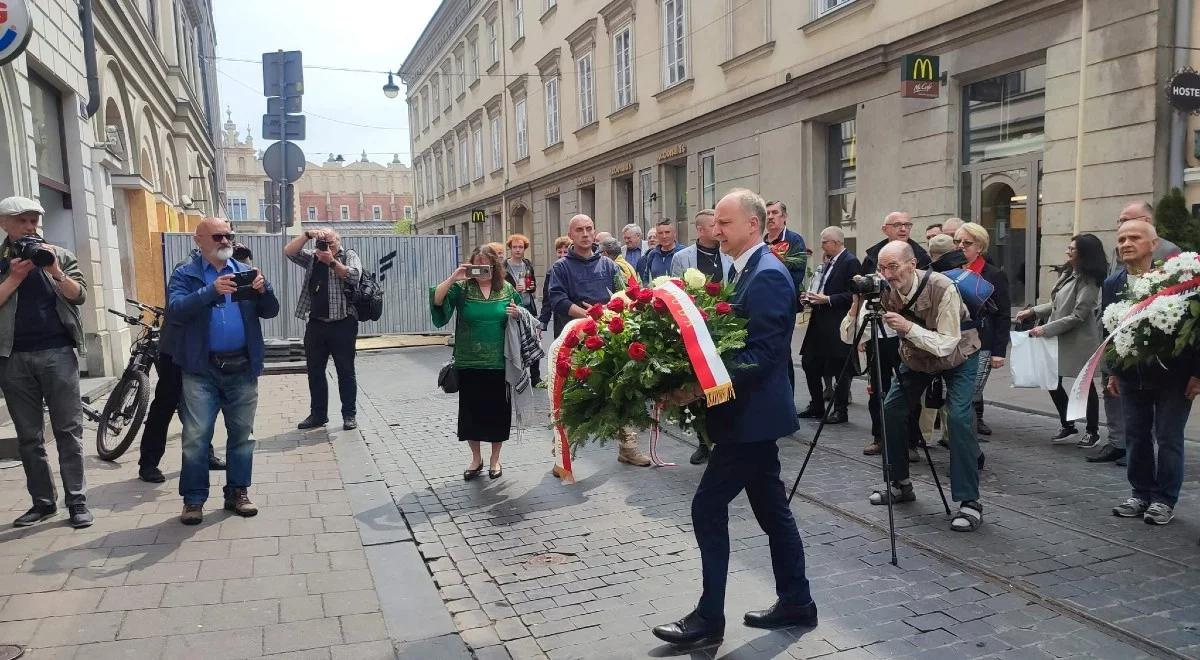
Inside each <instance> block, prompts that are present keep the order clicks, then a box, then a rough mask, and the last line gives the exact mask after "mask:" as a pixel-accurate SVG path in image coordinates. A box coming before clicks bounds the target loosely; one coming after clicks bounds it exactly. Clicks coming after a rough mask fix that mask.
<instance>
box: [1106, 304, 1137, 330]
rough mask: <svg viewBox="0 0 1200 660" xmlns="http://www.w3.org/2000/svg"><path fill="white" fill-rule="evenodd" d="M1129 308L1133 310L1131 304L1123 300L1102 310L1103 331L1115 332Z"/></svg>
mask: <svg viewBox="0 0 1200 660" xmlns="http://www.w3.org/2000/svg"><path fill="white" fill-rule="evenodd" d="M1131 308H1133V303H1131V302H1128V301H1125V300H1119V301H1117V302H1115V303H1113V304H1111V305H1109V306H1108V309H1105V310H1104V329H1105V330H1107V331H1109V332H1112V331H1113V330H1116V329H1117V325H1119V324H1120V323H1121V319H1123V318H1125V315H1126V314H1128V313H1129V310H1130V309H1131Z"/></svg>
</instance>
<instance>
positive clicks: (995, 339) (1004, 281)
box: [929, 250, 1012, 358]
mask: <svg viewBox="0 0 1200 660" xmlns="http://www.w3.org/2000/svg"><path fill="white" fill-rule="evenodd" d="M980 258H981V259H983V257H980ZM966 267H967V258H966V257H964V256H963V253H962V250H951V251H950V252H947V253H946V254H943V255H942V256H940V257H938V260H937V261H935V262H933V263H932V264H930V265H929V269H930V270H932V271H934V272H938V273H944V272H946V271H948V270H954V269H955V268H966ZM979 276H980V277H982V278H983V279H985V280H987V281H988V282H989V283H990V284H991V285H992V286H993V287H995V290H994V291H992V298H991V300H992V302H993V303H995V310H994V311H991V312H988V313H986V314H984V315H983V318H981V319H976V320H977V321H978V322H979V350H982V351H991V353H992V357H1000V358H1002V357H1005V356H1007V355H1008V331H1009V329H1010V327H1011V326H1012V299H1011V298H1010V297H1009V294H1008V278H1007V277H1006V276H1005V275H1004V271H1002V270H1000V269H999V268H997V267H995V266H993V265H992V263H991V262H990V261H988V260H987V259H984V261H983V272H982V273H980V274H979Z"/></svg>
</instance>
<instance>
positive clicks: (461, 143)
mask: <svg viewBox="0 0 1200 660" xmlns="http://www.w3.org/2000/svg"><path fill="white" fill-rule="evenodd" d="M468 147H470V145H469V144H467V137H466V136H465V135H463V136H461V137H460V138H459V140H458V185H460V186H465V185H467V184H468V183H470V180H471V171H470V169H469V168H468V167H467V163H468V162H470V161H468V160H467V149H468Z"/></svg>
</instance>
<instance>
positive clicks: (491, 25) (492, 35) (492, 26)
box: [487, 21, 500, 66]
mask: <svg viewBox="0 0 1200 660" xmlns="http://www.w3.org/2000/svg"><path fill="white" fill-rule="evenodd" d="M487 37H488V54H490V55H491V56H492V59H491V64H489V65H488V66H491V65H492V64H495V63H496V62H499V61H500V45H499V42H498V40H497V39H496V21H488V24H487Z"/></svg>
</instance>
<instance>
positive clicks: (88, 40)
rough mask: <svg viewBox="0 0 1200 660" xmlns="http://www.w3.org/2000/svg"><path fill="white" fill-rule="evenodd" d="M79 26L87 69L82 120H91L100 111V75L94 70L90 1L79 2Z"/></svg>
mask: <svg viewBox="0 0 1200 660" xmlns="http://www.w3.org/2000/svg"><path fill="white" fill-rule="evenodd" d="M79 24H80V31H81V32H82V33H83V62H84V66H85V67H86V69H87V88H88V102H87V105H85V106H83V108H82V112H83V118H84V119H91V118H92V117H94V116H95V115H96V111H98V110H99V109H100V74H99V73H98V72H97V69H96V21H95V19H94V17H93V15H92V0H80V2H79Z"/></svg>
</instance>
